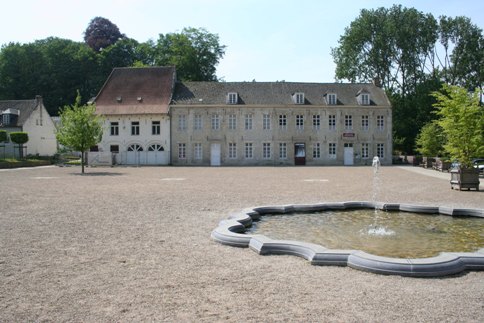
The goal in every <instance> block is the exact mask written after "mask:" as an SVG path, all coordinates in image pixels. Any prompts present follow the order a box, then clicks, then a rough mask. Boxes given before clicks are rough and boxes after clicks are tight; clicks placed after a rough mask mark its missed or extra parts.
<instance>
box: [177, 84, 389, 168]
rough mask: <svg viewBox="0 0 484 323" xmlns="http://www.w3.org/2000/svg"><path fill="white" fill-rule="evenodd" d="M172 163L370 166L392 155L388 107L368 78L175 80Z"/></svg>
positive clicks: (386, 162)
mask: <svg viewBox="0 0 484 323" xmlns="http://www.w3.org/2000/svg"><path fill="white" fill-rule="evenodd" d="M170 117H171V147H172V148H171V163H172V164H173V165H213V166H217V165H371V160H372V158H373V156H379V157H380V160H381V163H382V164H391V161H392V113H391V105H390V102H389V101H388V98H387V97H386V95H385V93H384V91H383V90H382V89H381V88H379V87H377V86H375V85H373V84H342V83H329V84H324V83H289V82H273V83H261V82H234V83H224V82H183V83H177V85H176V87H175V93H174V96H173V100H172V103H171V107H170Z"/></svg>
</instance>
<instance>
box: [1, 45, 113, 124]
mask: <svg viewBox="0 0 484 323" xmlns="http://www.w3.org/2000/svg"><path fill="white" fill-rule="evenodd" d="M107 75H109V74H107ZM107 75H105V74H103V73H102V71H100V69H99V67H98V57H97V55H96V53H95V52H94V51H92V50H91V49H90V48H89V47H88V46H87V45H85V44H84V43H79V42H74V41H72V40H67V39H60V38H55V37H49V38H46V39H43V40H38V41H35V42H33V43H30V44H17V43H10V44H8V45H6V46H3V47H2V49H1V51H0V99H5V100H21V99H32V98H33V97H35V96H36V95H42V97H43V98H44V104H45V106H46V109H47V111H49V113H50V114H51V115H57V114H58V111H59V108H60V107H62V106H65V105H67V104H69V102H73V101H74V100H75V93H76V90H77V89H79V90H80V91H81V95H83V96H84V97H87V98H90V97H92V96H94V95H96V93H97V91H99V88H100V86H101V85H102V84H103V82H104V81H105V79H106V77H107ZM73 93H74V94H73Z"/></svg>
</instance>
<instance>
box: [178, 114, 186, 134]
mask: <svg viewBox="0 0 484 323" xmlns="http://www.w3.org/2000/svg"><path fill="white" fill-rule="evenodd" d="M185 130H187V116H186V115H185V114H179V115H178V131H185Z"/></svg>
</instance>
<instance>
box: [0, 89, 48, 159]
mask: <svg viewBox="0 0 484 323" xmlns="http://www.w3.org/2000/svg"><path fill="white" fill-rule="evenodd" d="M0 130H6V131H7V133H11V132H26V133H27V134H28V136H29V141H28V142H27V143H26V144H25V145H24V146H25V148H24V154H25V155H39V156H52V155H54V154H55V153H56V152H57V140H56V138H55V125H54V122H53V121H52V118H51V117H50V115H49V113H48V112H47V110H46V108H45V106H44V104H43V101H42V97H41V96H36V97H35V99H33V100H2V101H0ZM0 145H5V147H4V148H5V154H6V156H18V151H17V147H14V146H16V145H14V144H13V143H11V142H8V143H0ZM2 154H3V148H1V149H0V156H2Z"/></svg>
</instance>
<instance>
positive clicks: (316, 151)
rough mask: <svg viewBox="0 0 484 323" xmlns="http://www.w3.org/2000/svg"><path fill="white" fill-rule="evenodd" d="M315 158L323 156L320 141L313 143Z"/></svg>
mask: <svg viewBox="0 0 484 323" xmlns="http://www.w3.org/2000/svg"><path fill="white" fill-rule="evenodd" d="M313 158H314V159H320V158H321V143H319V142H315V143H313Z"/></svg>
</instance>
